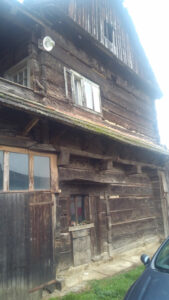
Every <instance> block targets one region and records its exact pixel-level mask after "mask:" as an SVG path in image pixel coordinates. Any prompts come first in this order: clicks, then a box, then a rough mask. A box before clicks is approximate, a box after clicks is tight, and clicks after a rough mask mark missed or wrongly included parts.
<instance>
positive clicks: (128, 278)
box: [51, 266, 144, 300]
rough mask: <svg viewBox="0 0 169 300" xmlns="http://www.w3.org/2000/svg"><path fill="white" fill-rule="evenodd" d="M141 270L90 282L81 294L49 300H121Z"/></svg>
mask: <svg viewBox="0 0 169 300" xmlns="http://www.w3.org/2000/svg"><path fill="white" fill-rule="evenodd" d="M143 270H144V266H139V267H137V268H135V269H133V270H131V271H128V272H126V273H123V274H120V275H116V276H114V277H111V278H106V279H102V280H95V281H92V282H90V283H89V287H88V289H87V290H86V291H84V292H82V293H78V294H74V293H71V294H68V295H66V296H64V297H62V298H58V297H57V298H54V299H51V300H58V299H62V300H110V299H111V300H123V298H124V295H125V293H126V292H127V290H128V288H129V287H130V286H131V285H132V283H133V282H134V281H135V280H136V279H137V278H138V277H139V276H140V274H141V273H142V272H143Z"/></svg>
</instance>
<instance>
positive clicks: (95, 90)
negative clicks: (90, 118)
mask: <svg viewBox="0 0 169 300" xmlns="http://www.w3.org/2000/svg"><path fill="white" fill-rule="evenodd" d="M93 98H94V110H95V111H97V112H100V111H101V110H100V89H99V87H97V86H95V85H93Z"/></svg>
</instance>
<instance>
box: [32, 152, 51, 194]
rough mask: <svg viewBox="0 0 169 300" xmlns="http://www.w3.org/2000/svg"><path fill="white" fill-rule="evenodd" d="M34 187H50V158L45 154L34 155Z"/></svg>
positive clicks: (36, 188) (44, 188)
mask: <svg viewBox="0 0 169 300" xmlns="http://www.w3.org/2000/svg"><path fill="white" fill-rule="evenodd" d="M34 188H35V190H47V189H50V159H49V157H46V156H34Z"/></svg>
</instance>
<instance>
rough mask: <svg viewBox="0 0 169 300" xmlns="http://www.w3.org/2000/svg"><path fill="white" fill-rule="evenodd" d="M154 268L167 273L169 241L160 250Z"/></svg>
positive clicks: (168, 269)
mask: <svg viewBox="0 0 169 300" xmlns="http://www.w3.org/2000/svg"><path fill="white" fill-rule="evenodd" d="M155 267H156V268H158V269H160V270H162V271H166V272H169V241H168V242H167V243H166V244H165V245H164V246H163V247H162V249H161V250H160V252H159V254H158V256H157V258H156V261H155Z"/></svg>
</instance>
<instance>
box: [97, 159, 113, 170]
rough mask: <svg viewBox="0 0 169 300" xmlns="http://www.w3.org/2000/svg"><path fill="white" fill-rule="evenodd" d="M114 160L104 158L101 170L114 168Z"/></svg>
mask: <svg viewBox="0 0 169 300" xmlns="http://www.w3.org/2000/svg"><path fill="white" fill-rule="evenodd" d="M112 168H113V162H112V159H107V160H103V161H101V163H100V170H112Z"/></svg>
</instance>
